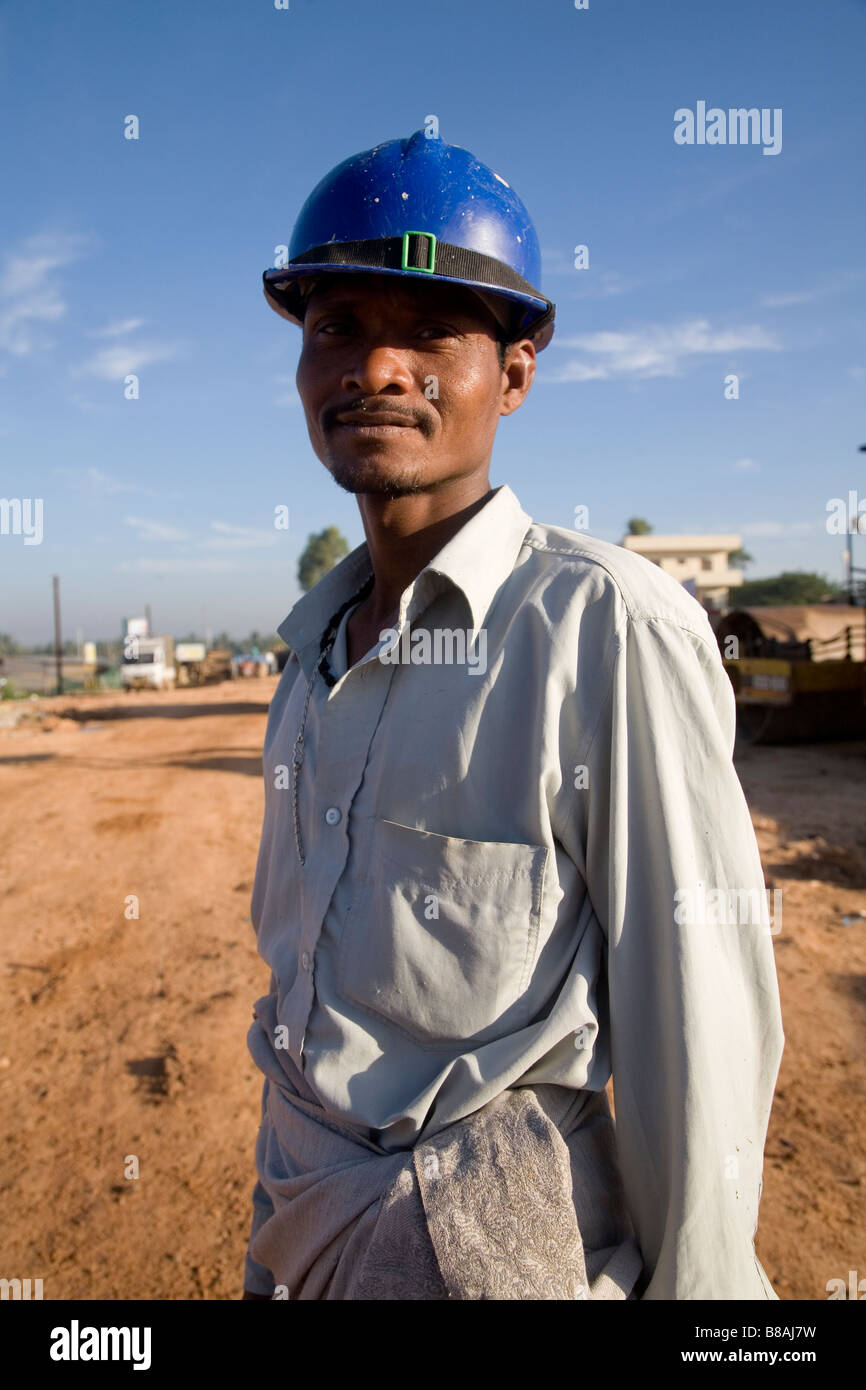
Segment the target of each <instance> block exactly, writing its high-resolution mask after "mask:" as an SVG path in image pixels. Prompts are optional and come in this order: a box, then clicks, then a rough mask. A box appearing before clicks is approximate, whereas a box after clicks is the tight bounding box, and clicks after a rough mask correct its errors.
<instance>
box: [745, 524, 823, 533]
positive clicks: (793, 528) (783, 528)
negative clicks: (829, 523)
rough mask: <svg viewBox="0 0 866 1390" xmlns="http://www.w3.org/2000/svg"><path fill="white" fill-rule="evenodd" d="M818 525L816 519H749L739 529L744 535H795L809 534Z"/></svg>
mask: <svg viewBox="0 0 866 1390" xmlns="http://www.w3.org/2000/svg"><path fill="white" fill-rule="evenodd" d="M816 527H817V523H816V522H814V521H747V522H746V523H745V524H744V525H742V526H739V527H737V530H738V531H740V532H741V533H742V534H743V535H744V536H780V537H786V536H787V537H794V536H807V535H808V534H809V533H810V531H814V530H815V529H816ZM822 529H823V528H822Z"/></svg>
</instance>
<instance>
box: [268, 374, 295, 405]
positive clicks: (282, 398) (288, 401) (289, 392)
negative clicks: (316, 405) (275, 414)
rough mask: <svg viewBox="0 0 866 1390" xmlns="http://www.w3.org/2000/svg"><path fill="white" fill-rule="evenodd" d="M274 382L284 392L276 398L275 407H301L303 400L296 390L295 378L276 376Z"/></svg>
mask: <svg viewBox="0 0 866 1390" xmlns="http://www.w3.org/2000/svg"><path fill="white" fill-rule="evenodd" d="M273 380H274V381H275V382H276V383H277V385H278V386H282V387H283V390H282V391H281V393H280V395H279V396H275V397H274V405H290V406H295V405H300V403H301V398H300V396H299V395H298V393H297V390H296V388H295V378H294V377H293V376H275V377H274V378H273Z"/></svg>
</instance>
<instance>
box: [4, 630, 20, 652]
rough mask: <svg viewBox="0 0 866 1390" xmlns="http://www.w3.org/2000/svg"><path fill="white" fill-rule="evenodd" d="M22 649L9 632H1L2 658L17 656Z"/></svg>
mask: <svg viewBox="0 0 866 1390" xmlns="http://www.w3.org/2000/svg"><path fill="white" fill-rule="evenodd" d="M20 651H21V648H20V647H19V645H18V643H17V642H16V641H15V638H14V637H10V635H9V633H8V632H0V656H17V655H18V654H19V652H20Z"/></svg>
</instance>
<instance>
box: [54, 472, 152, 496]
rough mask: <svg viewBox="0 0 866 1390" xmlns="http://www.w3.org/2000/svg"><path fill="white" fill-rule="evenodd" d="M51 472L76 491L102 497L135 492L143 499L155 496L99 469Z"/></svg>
mask: <svg viewBox="0 0 866 1390" xmlns="http://www.w3.org/2000/svg"><path fill="white" fill-rule="evenodd" d="M52 471H53V472H54V473H55V474H56V475H57V476H58V477H61V478H65V479H66V481H67V485H68V486H69V487H72V488H75V489H76V490H77V491H86V492H95V493H98V494H99V495H100V496H104V497H108V496H111V495H113V494H114V493H118V492H137V493H140V494H142V495H144V496H145V497H153V496H154V495H155V494H154V493H152V492H150V491H149V490H148V489H147V488H143V487H140V486H139V484H138V483H129V482H125V481H124V480H123V479H121V478H113V477H112V476H111V474H110V473H103V472H102V470H101V469H100V468H85V469H83V470H82V469H78V468H55V469H53V470H52Z"/></svg>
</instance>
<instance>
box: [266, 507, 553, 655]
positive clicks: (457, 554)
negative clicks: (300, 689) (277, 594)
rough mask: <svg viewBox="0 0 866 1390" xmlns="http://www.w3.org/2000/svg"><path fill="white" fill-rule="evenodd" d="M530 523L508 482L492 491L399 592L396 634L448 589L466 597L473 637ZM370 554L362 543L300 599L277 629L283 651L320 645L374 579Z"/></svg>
mask: <svg viewBox="0 0 866 1390" xmlns="http://www.w3.org/2000/svg"><path fill="white" fill-rule="evenodd" d="M531 525H532V518H531V517H530V516H529V515H528V514H527V513H526V512H525V511H524V510H523V508H522V507H521V505H520V503H519V502H518V500H517V498H516V497H515V495H514V493H513V492H512V491H511V488H510V487H509V486H508V484H507V483H503V484H502V485H501V486H500V487H498V488H496V489H495V490H494V492H493V493H492V494H491V496H490V497H489V498H488V499H487V501H486V502H485V504H484V506H483V507H480V508H479V509H478V511H477V512H475V514H474V515H473V516H471V517H470V518H469V520H468V521H467V522H466V523H465V524H464V525H463V526H461V528H460V530H459V531H457V532H456V533H455V534H454V535H453V536H452V537H451V539H450V540H449V541H447V542H446V543H445V545H443V547H442V549H441V550H440V551H439V552H438V553H437V554H436V555H434V556H433V558H432V560H430V561H429V562H428V563H427V564H426V565H425V566H424V568H423V570H421V572H420V574H418V575H416V577H415V579H414V580H413V581H412V583H411V584H409V585H408V586H407V588H406V589H404V590H403V593H402V595H401V598H400V616H399V618H398V621H397V628H398V630H399V629H400V628H402V626H403V623H404V620H405V619H407V618H408V619H409V621H410V623H411V621H412V619H413V618H415V617H417V616H418V614H419V613H420V612H422V611H423V609H424V608H425V607H426V606H427V604H428V603H430V601H431V600H432V599H433V598H434V597H435V596H436V594H438V593H441V592H442V591H443V589H444V588H446V587H447V586H448V585H449V584H450V585H452V586H454V587H455V588H457V589H458V590H459V591H460V592H461V593H462V594H463V595H464V597H465V599H466V602H467V604H468V606H469V612H470V614H471V617H472V627H473V634H474V633H477V632H478V630H479V629H480V628H481V627H482V626H483V624H484V619H485V618H486V616H487V613H488V610H489V608H490V605H491V603H492V602H493V598H494V595H495V594H496V593H497V591H498V589H499V588H500V586H501V585H502V583H503V582H504V581H505V579H507V577H508V575H509V574H510V573H511V571H512V570H513V568H514V563H515V561H516V559H517V556H518V554H519V552H520V547H521V545H522V544H523V539H524V537H525V535H526V532H527V531H528V529H529V527H530V526H531ZM372 572H373V570H372V564H371V561H370V551H369V548H368V546H367V542H366V541H363V542H362V543H361V545H359V546H357V547H356V549H355V550H353V551H352V552H351V554H349V555H347V556H346V557H345V559H343V560H341V561H340V562H339V564H337V565H335V566H334V568H333V569H331V570H329V571H328V573H327V574H325V575H324V576H323V577H322V578H321V579H320V580H319V582H318V583H317V584H315V585H314V586H313V588H312V589H311V590H310V591H309V593H307V594H304V595H303V597H302V598H300V599H298V601H297V603H296V604H295V606H294V608H293V609H292V611H291V612H290V613H289V615H288V617H286V618H284V619H283V621H282V623H280V625H279V627H278V628H277V632H278V633H279V634H280V636H281V637H282V639H283V641H284V642H285V643H286V645H287V646H289V647H290V648H292V649H293V650H294V651H296V652H299V653H300V652H301V651H303V649H304V648H305V647H307V646H308V645H309V644H310V643H311V642H314V641H315V642H316V643H318V642H319V640H320V639H321V636H322V633H323V632H324V630H325V628H326V627H327V625H328V623H329V622H330V620H331V618H332V617H333V616H334V614H335V613H336V612H337V610H338V609H339V608H340V607H341V606H342V605H343V604H344V603H345V602H346V601H347V599H349V598H351V596H352V595H353V594H354V593H355V592H356V590H358V589H360V588H361V586H362V585H363V583H364V581H365V580H366V579H368V578H369V576H370V575H371V574H372Z"/></svg>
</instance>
